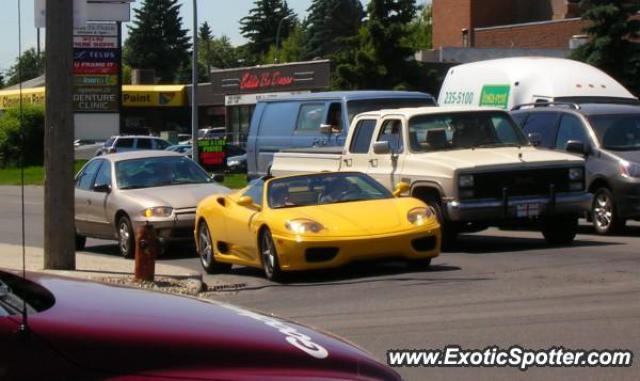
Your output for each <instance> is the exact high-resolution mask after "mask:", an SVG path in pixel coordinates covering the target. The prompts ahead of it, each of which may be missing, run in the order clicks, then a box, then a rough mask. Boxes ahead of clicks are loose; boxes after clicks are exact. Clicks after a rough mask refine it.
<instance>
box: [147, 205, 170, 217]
mask: <svg viewBox="0 0 640 381" xmlns="http://www.w3.org/2000/svg"><path fill="white" fill-rule="evenodd" d="M171 213H173V208H171V207H168V206H155V207H153V208H147V209H145V210H143V211H142V215H143V216H145V217H147V218H149V217H169V216H171Z"/></svg>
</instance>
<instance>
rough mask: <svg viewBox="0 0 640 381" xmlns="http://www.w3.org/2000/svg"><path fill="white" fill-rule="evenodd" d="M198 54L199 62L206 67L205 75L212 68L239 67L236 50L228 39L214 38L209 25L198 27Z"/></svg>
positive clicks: (222, 37) (204, 24) (223, 36)
mask: <svg viewBox="0 0 640 381" xmlns="http://www.w3.org/2000/svg"><path fill="white" fill-rule="evenodd" d="M199 35H200V38H199V40H198V48H199V50H198V53H199V58H200V62H201V63H202V64H203V65H204V66H205V67H206V69H207V73H208V72H210V71H211V69H213V68H217V69H228V68H232V67H237V66H239V55H238V52H237V49H236V48H234V47H233V45H231V41H230V40H229V37H227V36H225V35H222V36H220V37H219V38H215V36H214V35H213V31H212V30H211V27H210V26H209V23H207V22H204V23H203V24H202V25H201V26H200V32H199Z"/></svg>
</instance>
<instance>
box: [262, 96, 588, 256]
mask: <svg viewBox="0 0 640 381" xmlns="http://www.w3.org/2000/svg"><path fill="white" fill-rule="evenodd" d="M322 171H359V172H364V173H367V174H369V175H371V176H372V177H374V178H375V179H377V180H378V181H379V182H381V183H382V184H383V185H385V186H386V187H387V188H389V189H393V188H394V187H395V186H396V184H397V183H398V182H405V183H408V184H410V186H411V187H410V189H411V190H410V192H411V195H412V196H413V197H416V198H419V199H421V200H423V201H425V202H426V203H428V204H429V205H431V206H432V207H433V208H434V209H435V211H436V213H437V214H438V217H439V219H440V222H441V224H442V226H443V243H445V244H448V243H451V242H452V241H453V240H455V238H456V236H457V234H458V233H461V232H472V231H478V230H481V229H484V228H486V227H488V226H490V225H497V226H503V225H509V226H511V225H514V224H521V223H525V224H528V225H534V226H537V227H539V228H540V230H541V231H542V233H543V235H544V237H545V238H546V240H547V241H548V242H549V243H552V244H568V243H571V242H572V241H573V239H574V238H575V234H576V231H577V221H578V217H579V216H581V215H582V214H584V212H586V211H587V210H588V209H589V206H590V203H591V198H592V196H591V194H589V193H587V192H586V191H585V173H584V160H582V159H581V158H579V157H577V156H574V155H571V154H567V153H560V152H553V151H549V150H542V149H537V148H535V147H533V146H532V145H531V144H530V143H529V141H528V140H527V138H526V137H525V136H524V134H523V133H522V132H521V130H520V129H519V128H518V127H517V126H516V124H515V123H514V121H513V120H512V119H511V117H510V115H509V114H508V113H507V112H505V111H503V110H500V109H488V108H476V107H428V108H427V107H425V108H410V109H397V110H381V111H374V112H367V113H363V114H360V115H358V116H356V117H355V118H354V120H353V122H352V125H351V128H350V130H349V135H348V136H347V140H346V142H345V146H344V148H338V149H336V148H310V149H304V150H288V151H282V152H279V153H276V155H275V156H274V161H273V166H272V168H271V174H273V175H275V176H282V175H288V174H301V173H316V172H322Z"/></svg>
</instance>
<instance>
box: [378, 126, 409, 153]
mask: <svg viewBox="0 0 640 381" xmlns="http://www.w3.org/2000/svg"><path fill="white" fill-rule="evenodd" d="M378 141H379V142H389V147H390V148H391V151H392V152H394V153H401V152H402V151H403V148H404V144H402V122H401V121H400V120H397V119H392V120H385V121H384V124H383V125H382V128H381V129H380V135H379V136H378Z"/></svg>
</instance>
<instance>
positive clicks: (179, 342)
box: [30, 275, 398, 380]
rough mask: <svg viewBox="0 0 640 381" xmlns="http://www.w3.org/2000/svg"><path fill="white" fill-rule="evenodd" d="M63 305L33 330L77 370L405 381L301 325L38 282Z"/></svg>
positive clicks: (173, 299)
mask: <svg viewBox="0 0 640 381" xmlns="http://www.w3.org/2000/svg"><path fill="white" fill-rule="evenodd" d="M31 279H32V280H33V281H35V282H36V283H39V284H41V285H42V286H44V287H45V288H47V289H49V290H50V291H51V292H52V293H53V295H54V296H55V299H56V302H55V304H54V306H53V307H51V308H50V309H48V310H46V311H43V312H40V313H38V314H36V315H33V316H31V317H30V325H31V327H32V329H33V332H34V333H35V334H37V335H39V336H40V337H42V338H44V339H45V340H47V341H49V342H50V344H51V345H52V346H53V347H54V348H56V350H57V351H59V352H60V353H61V354H62V355H63V356H65V357H66V358H67V359H69V360H70V361H72V362H73V363H76V364H77V365H78V366H80V367H82V368H84V369H88V370H92V371H99V372H107V373H112V374H113V375H114V376H116V377H117V375H133V374H137V375H156V376H164V377H194V378H199V379H202V378H206V379H216V380H237V379H243V380H249V379H256V380H268V379H292V380H293V379H300V380H302V379H314V378H316V377H318V378H319V379H336V380H338V379H362V380H373V379H376V380H382V379H384V380H389V379H398V376H397V374H396V373H395V372H393V371H391V370H390V369H389V368H386V367H384V366H383V365H381V364H380V363H378V362H377V361H375V360H374V359H372V358H371V356H370V355H368V354H367V353H365V352H363V351H362V350H360V349H358V348H356V347H354V346H352V345H349V344H347V343H345V342H343V341H340V340H338V339H335V338H333V337H330V336H327V335H325V334H322V333H318V332H317V331H314V330H311V329H309V328H307V327H304V326H301V325H299V324H296V323H293V322H289V321H285V320H281V319H276V318H272V317H268V316H265V315H260V314H256V313H252V312H249V311H247V310H243V309H240V308H238V307H234V306H230V305H226V304H218V303H212V302H207V301H202V300H199V299H194V298H186V297H178V296H173V295H167V294H161V293H155V292H149V291H143V290H138V289H129V288H121V287H114V286H107V285H102V284H97V283H92V282H84V281H78V280H72V279H66V278H59V277H51V276H46V275H39V276H35V277H31Z"/></svg>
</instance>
